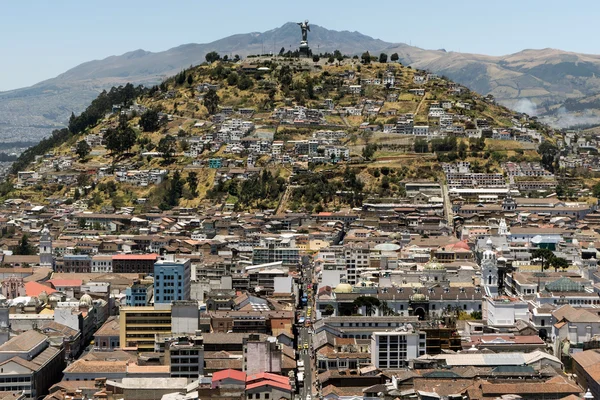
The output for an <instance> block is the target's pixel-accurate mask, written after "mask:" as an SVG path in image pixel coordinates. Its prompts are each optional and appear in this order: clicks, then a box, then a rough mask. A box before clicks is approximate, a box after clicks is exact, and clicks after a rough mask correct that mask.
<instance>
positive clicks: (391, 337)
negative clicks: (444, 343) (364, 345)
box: [371, 324, 426, 369]
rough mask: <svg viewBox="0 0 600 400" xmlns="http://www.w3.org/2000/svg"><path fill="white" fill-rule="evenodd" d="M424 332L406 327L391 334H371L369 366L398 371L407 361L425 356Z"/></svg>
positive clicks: (405, 365)
mask: <svg viewBox="0 0 600 400" xmlns="http://www.w3.org/2000/svg"><path fill="white" fill-rule="evenodd" d="M425 340H426V334H425V332H420V331H416V330H414V329H413V328H412V326H411V325H410V324H409V325H406V326H404V327H400V328H398V329H397V330H394V331H391V332H373V334H372V335H371V364H373V366H375V367H376V368H382V369H386V368H389V369H398V368H404V367H407V366H408V361H409V360H412V359H414V358H417V357H420V356H422V355H425V349H426V346H425Z"/></svg>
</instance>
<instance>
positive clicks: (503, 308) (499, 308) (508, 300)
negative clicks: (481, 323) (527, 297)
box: [483, 296, 529, 326]
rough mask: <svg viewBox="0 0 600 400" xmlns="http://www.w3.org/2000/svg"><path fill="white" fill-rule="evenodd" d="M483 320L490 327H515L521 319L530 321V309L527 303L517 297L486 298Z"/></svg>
mask: <svg viewBox="0 0 600 400" xmlns="http://www.w3.org/2000/svg"><path fill="white" fill-rule="evenodd" d="M483 302H484V310H483V319H487V322H488V325H490V326H513V325H514V324H515V321H517V320H519V319H521V320H523V321H529V307H528V303H527V302H526V301H523V300H521V299H518V298H515V297H506V296H502V297H494V298H492V297H486V298H485V299H484V300H483Z"/></svg>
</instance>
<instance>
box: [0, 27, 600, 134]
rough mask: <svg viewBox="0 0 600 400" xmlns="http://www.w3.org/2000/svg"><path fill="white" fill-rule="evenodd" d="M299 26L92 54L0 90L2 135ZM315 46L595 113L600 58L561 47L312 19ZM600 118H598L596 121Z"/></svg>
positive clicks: (55, 120) (44, 127)
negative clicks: (450, 46)
mask: <svg viewBox="0 0 600 400" xmlns="http://www.w3.org/2000/svg"><path fill="white" fill-rule="evenodd" d="M299 38H300V30H299V28H298V26H297V25H296V24H295V23H291V22H289V23H286V24H284V25H283V26H281V27H279V28H276V29H272V30H269V31H266V32H263V33H258V32H253V33H246V34H238V35H233V36H229V37H226V38H223V39H220V40H217V41H215V42H212V43H208V44H185V45H182V46H178V47H175V48H172V49H169V50H166V51H162V52H156V53H153V52H148V51H144V50H136V51H132V52H128V53H125V54H123V55H120V56H112V57H108V58H105V59H103V60H94V61H89V62H86V63H83V64H81V65H78V66H76V67H75V68H72V69H70V70H68V71H66V72H65V73H63V74H61V75H59V76H57V77H56V78H53V79H49V80H46V81H43V82H40V83H38V84H36V85H33V86H31V87H28V88H23V89H17V90H12V91H9V92H1V93H0V141H15V140H24V139H25V140H39V139H40V138H42V137H43V136H45V135H48V134H49V133H50V131H51V129H52V128H55V127H58V126H61V125H63V124H64V123H65V122H66V120H67V118H68V116H69V115H70V114H71V112H75V113H79V112H81V111H82V110H83V108H84V107H85V105H86V104H88V103H89V102H90V101H91V100H93V99H94V98H95V97H96V96H97V94H98V93H99V92H100V91H101V90H103V89H108V88H110V87H111V86H113V85H120V84H124V83H127V82H132V83H144V84H154V83H157V82H160V81H161V80H162V79H163V78H164V77H166V76H170V75H173V74H174V73H176V72H178V71H179V70H180V69H182V68H186V67H189V66H190V65H196V64H199V63H201V62H203V61H204V57H205V55H206V53H208V52H210V51H213V50H215V51H217V52H219V53H221V54H229V55H231V56H233V55H235V54H239V55H240V56H242V57H244V56H246V55H249V54H257V53H267V52H273V51H274V52H275V53H278V52H279V50H280V49H281V48H282V47H283V48H285V49H286V50H289V49H292V50H295V49H296V47H297V44H298V42H299ZM309 43H310V45H311V48H312V49H313V51H314V52H325V51H333V50H335V49H339V50H340V51H341V52H342V53H344V54H360V53H362V52H363V51H365V50H369V51H370V52H371V53H373V54H379V53H380V52H382V51H383V52H386V53H388V54H389V55H391V54H392V53H394V52H397V53H398V54H399V56H400V61H401V62H402V63H404V64H407V65H411V66H412V67H414V68H420V69H428V70H431V71H433V72H436V73H439V74H443V75H446V76H448V77H449V78H451V79H453V80H454V81H457V82H459V83H461V84H463V85H465V86H467V87H469V88H471V89H473V90H475V91H478V92H480V93H484V94H488V93H491V94H493V95H494V96H495V97H496V99H497V100H498V101H500V102H501V103H502V104H505V105H508V106H510V107H513V108H516V109H518V110H520V111H524V112H528V113H531V114H534V113H536V114H544V113H548V114H553V115H555V116H559V117H562V118H563V120H562V122H561V121H560V120H557V119H554V120H551V122H554V123H555V124H556V125H568V124H572V123H573V121H583V120H582V119H579V118H573V116H574V115H584V116H585V117H586V119H585V123H586V124H593V123H595V122H596V119H597V117H596V115H600V102H598V101H597V100H596V98H595V96H596V95H597V93H599V92H600V78H599V77H600V56H596V55H587V54H577V53H569V52H565V51H561V50H554V49H543V50H524V51H521V52H519V53H515V54H510V55H507V56H502V57H492V56H486V55H478V54H466V53H457V52H446V51H443V50H424V49H420V48H417V47H412V46H409V45H406V44H402V43H395V44H394V43H388V42H384V41H381V40H378V39H373V38H371V37H369V36H366V35H363V34H361V33H358V32H349V31H342V32H339V31H332V30H328V29H325V28H323V27H320V26H318V25H311V32H310V34H309ZM598 123H600V121H598Z"/></svg>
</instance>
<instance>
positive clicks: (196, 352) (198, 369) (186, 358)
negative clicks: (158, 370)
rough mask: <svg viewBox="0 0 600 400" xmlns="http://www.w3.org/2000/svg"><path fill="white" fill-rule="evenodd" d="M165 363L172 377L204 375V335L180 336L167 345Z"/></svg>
mask: <svg viewBox="0 0 600 400" xmlns="http://www.w3.org/2000/svg"><path fill="white" fill-rule="evenodd" d="M165 363H166V364H168V365H170V372H171V378H188V379H198V376H199V375H204V340H203V339H202V336H192V337H180V338H177V339H173V340H172V341H170V342H169V343H167V344H166V345H165Z"/></svg>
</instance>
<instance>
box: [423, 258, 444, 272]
mask: <svg viewBox="0 0 600 400" xmlns="http://www.w3.org/2000/svg"><path fill="white" fill-rule="evenodd" d="M423 268H424V269H444V265H442V263H440V262H438V260H437V258H435V257H434V258H432V259H431V260H430V261H429V262H428V263H427V264H425V266H424V267H423Z"/></svg>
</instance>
